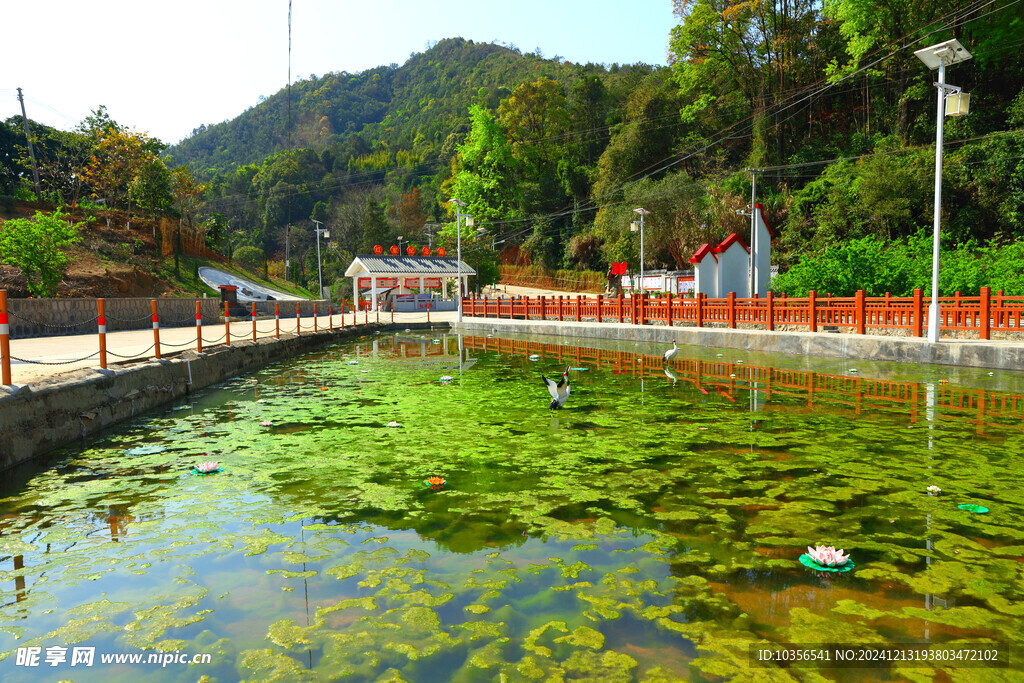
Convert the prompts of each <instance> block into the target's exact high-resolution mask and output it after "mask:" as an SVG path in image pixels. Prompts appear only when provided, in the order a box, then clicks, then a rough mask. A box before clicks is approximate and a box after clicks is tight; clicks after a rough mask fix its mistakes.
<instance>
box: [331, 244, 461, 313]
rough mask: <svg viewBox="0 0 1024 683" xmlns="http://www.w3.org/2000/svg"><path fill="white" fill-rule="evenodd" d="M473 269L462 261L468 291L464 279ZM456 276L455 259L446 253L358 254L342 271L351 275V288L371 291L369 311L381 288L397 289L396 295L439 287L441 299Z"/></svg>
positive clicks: (374, 306)
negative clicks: (444, 254)
mask: <svg viewBox="0 0 1024 683" xmlns="http://www.w3.org/2000/svg"><path fill="white" fill-rule="evenodd" d="M471 275H476V271H475V270H473V269H472V268H470V267H469V266H468V265H466V262H465V261H463V262H462V288H461V291H462V292H463V293H465V292H466V291H467V290H468V278H469V276H471ZM458 276H459V261H458V259H455V258H452V257H450V256H424V255H422V254H412V255H408V254H407V255H385V254H359V255H357V256H356V257H355V258H353V259H352V263H350V264H349V266H348V268H347V269H346V270H345V277H350V278H352V291H354V292H359V293H360V294H365V293H366V292H367V291H369V292H373V293H374V296H372V297H371V306H372V308H371V310H374V311H376V310H377V296H376V294H377V293H378V292H379V291H381V290H390V289H396V288H397V289H398V292H397V294H399V295H401V294H408V293H411V290H413V289H415V290H418V291H419V292H423V293H425V292H429V291H430V290H432V289H436V290H440V292H441V296H442V298H443V297H444V292H446V291H448V290H447V287H448V282H449V281H450V280H453V279H457V278H458Z"/></svg>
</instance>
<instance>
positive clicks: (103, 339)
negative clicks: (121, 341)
mask: <svg viewBox="0 0 1024 683" xmlns="http://www.w3.org/2000/svg"><path fill="white" fill-rule="evenodd" d="M106 303H107V302H106V300H105V299H102V298H100V299H96V315H97V318H96V332H97V333H99V335H100V367H101V368H106V367H107V311H106V308H107V307H106Z"/></svg>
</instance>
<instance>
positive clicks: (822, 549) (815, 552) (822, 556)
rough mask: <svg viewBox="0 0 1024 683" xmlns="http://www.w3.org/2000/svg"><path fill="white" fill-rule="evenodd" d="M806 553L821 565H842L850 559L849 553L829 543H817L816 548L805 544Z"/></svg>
mask: <svg viewBox="0 0 1024 683" xmlns="http://www.w3.org/2000/svg"><path fill="white" fill-rule="evenodd" d="M807 555H808V556H809V557H810V558H811V559H812V560H814V561H815V562H817V563H818V564H820V565H821V566H822V567H842V566H843V565H844V564H846V563H847V562H849V560H850V556H849V555H847V554H845V553H844V552H843V551H842V550H836V549H835V547H833V546H830V545H829V546H824V545H819V546H818V547H817V548H812V547H811V546H807Z"/></svg>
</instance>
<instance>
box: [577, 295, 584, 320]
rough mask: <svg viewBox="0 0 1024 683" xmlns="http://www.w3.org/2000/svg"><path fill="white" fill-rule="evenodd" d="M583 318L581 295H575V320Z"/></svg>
mask: <svg viewBox="0 0 1024 683" xmlns="http://www.w3.org/2000/svg"><path fill="white" fill-rule="evenodd" d="M582 320H583V297H582V296H580V295H579V294H577V295H576V322H581V321H582Z"/></svg>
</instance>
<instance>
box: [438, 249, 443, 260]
mask: <svg viewBox="0 0 1024 683" xmlns="http://www.w3.org/2000/svg"><path fill="white" fill-rule="evenodd" d="M437 255H438V256H440V257H441V258H444V247H438V248H437Z"/></svg>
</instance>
